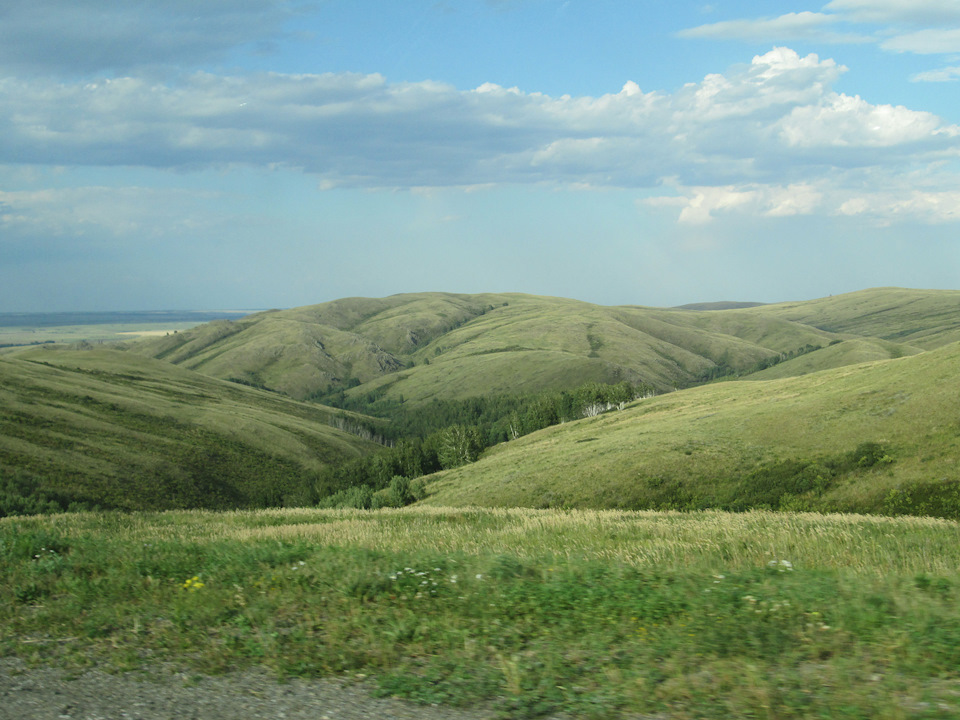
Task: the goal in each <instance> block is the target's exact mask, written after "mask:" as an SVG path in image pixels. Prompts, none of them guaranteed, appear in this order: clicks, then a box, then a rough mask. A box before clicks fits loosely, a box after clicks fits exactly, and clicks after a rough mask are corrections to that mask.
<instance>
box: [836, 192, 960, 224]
mask: <svg viewBox="0 0 960 720" xmlns="http://www.w3.org/2000/svg"><path fill="white" fill-rule="evenodd" d="M836 212H837V214H838V215H851V216H865V217H869V218H872V219H874V220H875V221H878V222H880V223H882V224H890V223H892V222H896V221H902V220H912V221H920V222H925V223H944V222H956V221H958V220H960V191H941V192H928V191H922V190H912V191H910V190H907V191H906V192H902V193H889V192H879V193H871V194H865V195H860V196H856V197H852V198H850V199H849V200H847V201H845V202H844V203H843V204H841V205H840V207H839V208H838V209H837V211H836Z"/></svg>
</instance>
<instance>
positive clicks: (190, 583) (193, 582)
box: [180, 575, 204, 592]
mask: <svg viewBox="0 0 960 720" xmlns="http://www.w3.org/2000/svg"><path fill="white" fill-rule="evenodd" d="M180 587H181V588H183V589H184V590H189V591H190V592H195V591H196V590H199V589H200V588H202V587H204V584H203V583H202V582H200V576H198V575H194V576H193V577H192V578H187V580H186V581H185V582H184V583H183V584H182V585H181V586H180Z"/></svg>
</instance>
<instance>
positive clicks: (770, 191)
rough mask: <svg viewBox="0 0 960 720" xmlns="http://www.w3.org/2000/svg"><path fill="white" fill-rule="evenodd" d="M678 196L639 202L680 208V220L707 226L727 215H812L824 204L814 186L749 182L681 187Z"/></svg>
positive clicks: (688, 223)
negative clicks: (730, 184)
mask: <svg viewBox="0 0 960 720" xmlns="http://www.w3.org/2000/svg"><path fill="white" fill-rule="evenodd" d="M677 190H678V192H680V193H682V194H681V195H677V196H661V197H653V198H647V199H645V200H641V201H639V204H640V205H642V206H648V207H654V208H656V207H676V208H679V209H680V213H679V216H678V222H679V223H681V224H685V225H704V224H706V223H708V222H710V221H712V220H715V219H716V218H718V217H720V216H723V215H736V214H739V215H752V216H760V217H774V218H776V217H791V216H794V215H810V214H812V213H814V212H816V211H817V210H818V208H819V207H820V205H821V203H822V200H823V195H822V193H821V192H820V191H819V190H818V189H816V188H815V187H813V186H812V185H805V184H798V185H789V186H779V185H748V186H741V187H737V186H725V187H679V188H677Z"/></svg>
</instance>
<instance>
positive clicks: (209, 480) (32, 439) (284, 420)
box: [0, 346, 378, 509]
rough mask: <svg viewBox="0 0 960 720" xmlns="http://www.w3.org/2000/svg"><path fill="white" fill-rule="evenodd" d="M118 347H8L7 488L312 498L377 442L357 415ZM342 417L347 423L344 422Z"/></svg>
mask: <svg viewBox="0 0 960 720" xmlns="http://www.w3.org/2000/svg"><path fill="white" fill-rule="evenodd" d="M347 415H348V414H346V413H342V412H340V411H332V410H330V409H329V408H324V407H321V406H318V405H314V404H310V405H306V404H303V403H298V402H295V401H292V400H290V399H288V398H284V397H281V396H278V395H276V394H272V393H267V392H263V391H260V390H255V389H253V388H247V387H243V386H240V385H236V384H234V383H228V382H223V381H221V380H217V379H214V378H209V377H206V376H204V375H201V374H199V373H194V372H191V371H189V370H186V369H183V368H179V367H177V366H175V365H172V364H170V363H165V362H161V361H158V360H152V359H149V358H144V357H140V356H137V355H134V354H131V353H124V352H119V351H116V350H109V349H95V350H78V349H72V348H70V347H69V346H59V347H44V348H43V349H32V350H27V351H18V352H14V353H7V354H4V355H2V356H0V480H3V481H4V483H5V484H4V485H3V487H0V494H2V493H6V501H7V502H10V503H13V502H14V501H15V500H16V497H21V498H34V499H36V498H38V497H40V496H43V497H44V498H46V499H47V500H51V501H52V502H53V504H54V505H59V506H62V507H67V506H69V505H70V503H79V504H81V505H85V506H99V507H113V508H121V509H165V508H175V507H207V508H228V507H229V508H232V507H260V506H264V505H277V504H282V503H302V502H308V501H309V500H310V498H309V489H310V488H311V478H312V476H313V475H314V474H315V473H316V472H317V471H319V470H321V469H322V468H324V467H325V466H327V465H328V464H331V463H341V462H344V461H346V460H348V459H351V458H356V457H359V456H361V455H364V454H366V453H369V452H371V451H372V450H374V449H376V448H377V447H378V446H376V445H375V444H374V443H372V442H368V441H365V440H362V439H360V438H359V437H357V436H355V435H351V434H347V433H345V432H342V431H341V430H338V429H336V428H334V427H332V426H331V422H336V420H335V418H336V417H343V416H347ZM341 424H342V423H341Z"/></svg>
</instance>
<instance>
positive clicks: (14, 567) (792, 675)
mask: <svg viewBox="0 0 960 720" xmlns="http://www.w3.org/2000/svg"><path fill="white" fill-rule="evenodd" d="M0 558H2V561H0V589H2V592H0V596H2V598H3V600H2V602H0V653H2V654H3V655H7V656H18V657H21V658H23V659H24V660H26V661H28V662H31V663H45V664H50V663H53V664H59V665H66V666H68V667H84V666H88V665H91V664H97V665H100V666H102V667H107V668H112V669H116V670H126V669H136V668H141V669H144V670H150V671H152V672H154V673H156V672H157V669H158V668H163V667H167V668H174V667H175V668H178V669H184V668H185V669H188V670H190V671H192V672H196V673H221V672H227V671H230V670H233V669H237V668H242V667H244V666H248V665H251V664H257V665H260V666H265V667H267V668H270V669H271V670H272V671H273V672H274V673H275V674H276V675H277V677H278V678H279V679H281V680H282V679H284V678H288V677H294V676H303V677H311V676H324V675H326V676H329V675H336V676H347V677H352V678H363V679H365V680H366V681H368V682H369V681H372V682H373V683H374V685H375V687H376V688H377V692H379V693H382V694H384V695H396V696H400V697H405V698H410V699H413V700H416V701H420V702H427V703H444V704H450V705H480V706H484V707H488V708H490V707H492V708H493V709H494V710H496V711H498V712H499V713H500V714H501V715H502V716H504V717H538V716H542V715H545V714H549V713H557V712H567V713H570V714H572V715H573V716H575V717H595V718H609V717H636V716H637V714H638V713H643V714H645V715H648V716H649V715H653V716H657V717H664V716H665V717H670V718H678V719H682V718H730V717H738V718H751V717H755V718H801V717H802V718H809V717H825V718H826V717H830V718H833V717H844V718H890V719H893V718H948V717H957V715H958V713H960V680H958V679H957V676H956V668H957V666H958V663H960V611H958V608H960V604H958V602H957V601H958V593H960V570H958V568H960V525H958V524H957V523H956V522H953V521H949V520H942V519H933V518H916V517H911V518H906V517H904V518H889V517H868V516H860V515H818V514H805V513H790V514H787V513H772V512H764V511H752V512H746V513H738V514H730V513H723V512H718V511H705V512H692V513H676V512H620V511H560V510H530V509H477V508H464V509H449V508H421V507H411V508H405V509H400V510H379V511H357V510H317V509H300V510H294V509H287V510H260V511H237V512H221V513H212V512H206V511H171V512H165V513H136V514H123V513H77V514H68V515H53V516H44V517H40V516H32V517H9V518H3V519H0Z"/></svg>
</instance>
